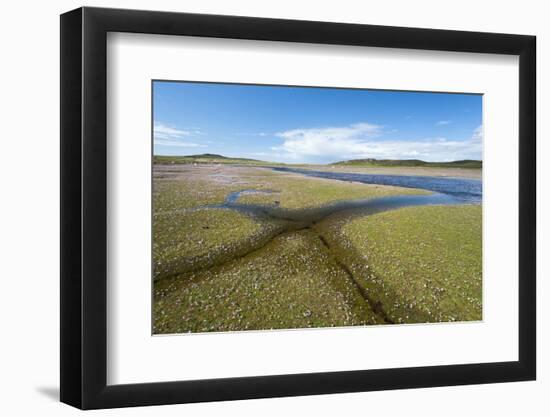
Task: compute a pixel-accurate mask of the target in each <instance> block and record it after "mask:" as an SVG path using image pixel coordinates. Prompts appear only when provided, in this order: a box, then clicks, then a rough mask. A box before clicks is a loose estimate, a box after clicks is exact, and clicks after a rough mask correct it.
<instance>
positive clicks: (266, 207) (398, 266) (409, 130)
mask: <svg viewBox="0 0 550 417" xmlns="http://www.w3.org/2000/svg"><path fill="white" fill-rule="evenodd" d="M482 107H483V95H481V94H473V93H467V92H466V93H447V92H432V91H425V92H424V91H397V90H373V89H358V88H330V87H315V86H285V85H254V84H232V83H213V82H199V81H185V80H153V81H152V132H151V135H152V143H153V145H152V258H153V259H152V291H153V294H152V333H153V334H154V335H160V334H163V335H166V334H181V333H204V332H238V331H247V330H256V331H259V330H261V331H267V330H275V329H278V330H282V329H306V328H334V327H346V326H371V325H387V324H391V325H404V324H427V323H451V322H471V321H481V320H483V314H482V312H483V302H482V301H483V300H482V292H483V291H482V288H483V285H482V284H483V278H482V275H483V274H482V270H483V265H482V165H483V162H482V161H483V124H482V119H483V117H482V113H483V109H482Z"/></svg>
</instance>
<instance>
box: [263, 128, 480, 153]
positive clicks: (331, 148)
mask: <svg viewBox="0 0 550 417" xmlns="http://www.w3.org/2000/svg"><path fill="white" fill-rule="evenodd" d="M478 129H480V128H478ZM478 129H476V131H474V133H473V135H472V137H471V138H467V139H465V140H448V139H446V138H426V139H418V140H395V139H384V138H381V137H380V136H381V135H382V133H383V129H382V126H379V125H375V124H370V123H356V124H353V125H349V126H343V127H328V128H314V129H294V130H288V131H285V132H280V133H278V134H277V136H278V137H280V138H281V139H283V143H282V144H281V145H280V146H275V147H272V148H271V149H272V150H273V151H275V152H277V153H279V154H280V155H282V156H284V158H285V159H287V160H297V161H301V160H328V161H336V160H343V159H362V158H377V159H423V160H425V161H453V160H459V159H480V158H481V141H480V138H478V136H477V134H476V132H477V131H478Z"/></svg>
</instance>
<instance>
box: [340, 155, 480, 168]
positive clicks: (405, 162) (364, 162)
mask: <svg viewBox="0 0 550 417" xmlns="http://www.w3.org/2000/svg"><path fill="white" fill-rule="evenodd" d="M331 165H339V166H358V167H396V166H398V167H433V168H478V169H479V168H481V167H482V162H481V161H476V160H472V159H464V160H461V161H451V162H426V161H422V160H420V159H373V158H368V159H351V160H349V161H340V162H335V163H333V164H331Z"/></svg>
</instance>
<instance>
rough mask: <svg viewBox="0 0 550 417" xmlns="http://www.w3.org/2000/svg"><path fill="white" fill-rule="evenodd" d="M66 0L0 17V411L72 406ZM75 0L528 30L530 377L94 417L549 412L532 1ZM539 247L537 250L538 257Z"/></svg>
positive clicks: (542, 101)
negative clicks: (64, 348) (533, 377)
mask: <svg viewBox="0 0 550 417" xmlns="http://www.w3.org/2000/svg"><path fill="white" fill-rule="evenodd" d="M81 5H82V3H80V2H78V1H73V0H59V1H56V2H55V3H53V2H51V3H49V2H38V1H26V2H17V3H16V2H8V3H6V4H4V5H3V8H2V18H1V24H0V31H1V36H0V42H1V51H2V55H1V56H2V63H1V65H0V73H1V77H0V80H1V81H2V88H1V89H0V100H1V111H0V114H1V120H2V130H1V132H2V133H1V136H0V137H1V140H2V145H3V146H2V153H1V155H2V159H1V162H0V181H1V187H2V196H3V198H2V204H1V205H0V211H1V214H0V245H1V246H0V249H1V252H0V253H1V254H2V256H1V258H0V259H1V262H0V279H1V280H2V282H3V284H4V285H3V287H2V291H1V292H0V297H1V298H0V320H1V329H2V342H1V343H0V393H1V397H2V401H1V402H0V410H1V412H2V414H3V415H9V416H12V415H13V416H16V415H33V414H32V413H40V414H41V415H59V416H68V415H75V414H77V413H78V411H76V410H75V409H72V408H71V407H68V406H66V405H63V404H60V403H58V402H57V396H58V391H59V385H58V379H59V371H58V368H59V361H58V349H59V343H58V340H59V325H58V312H59V278H58V277H59V249H58V248H59V220H58V218H59V214H58V213H59V185H58V183H59V17H58V15H59V14H60V13H62V12H64V11H67V10H70V9H73V8H76V7H79V6H81ZM86 5H89V6H103V7H123V8H139V9H157V10H168V11H181V12H196V13H215V14H236V15H249V16H263V17H279V18H292V19H308V20H326V21H341V22H353V23H370V24H380V25H395V26H416V27H427V28H441V29H460V30H474V31H493V32H509V33H521V34H531V35H537V37H538V75H539V78H538V88H537V92H538V119H539V122H538V137H539V156H538V162H539V186H538V191H539V226H538V227H539V260H540V262H539V285H538V294H539V295H538V300H539V307H538V313H539V321H538V322H539V325H538V330H539V343H538V345H539V366H538V373H539V378H538V381H537V382H527V383H508V384H498V385H482V386H467V387H451V388H435V389H422V390H404V391H388V392H377V393H359V394H344V395H325V396H314V397H300V398H284V399H270V400H254V401H237V402H226V403H210V404H193V405H179V406H165V407H145V408H139V409H121V410H108V411H99V412H94V415H102V416H103V415H115V414H116V415H128V416H129V415H131V416H135V415H138V416H148V415H155V416H169V415H181V414H182V413H187V414H188V415H199V416H210V415H220V414H222V413H223V415H230V416H231V415H235V416H237V415H238V416H243V415H244V416H246V415H250V416H252V415H254V416H255V415H260V414H261V415H274V416H275V415H277V416H278V415H285V414H288V415H299V414H305V415H308V414H316V415H335V414H336V415H340V414H343V413H360V414H370V415H389V416H391V415H406V416H415V415H422V416H423V417H427V416H440V415H446V416H461V417H463V416H465V415H466V416H467V415H483V414H486V415H500V416H508V415H510V416H512V415H514V416H517V415H519V414H525V415H533V416H539V415H540V416H542V415H548V412H549V411H550V404H549V402H548V399H547V395H548V394H547V393H548V392H549V391H550V382H549V378H550V365H549V361H548V359H547V355H546V354H545V353H546V352H548V349H549V343H550V326H548V324H547V323H546V320H547V319H548V318H549V317H550V303H548V302H547V303H544V302H543V300H545V299H546V298H547V297H549V296H550V285H549V283H548V280H547V279H546V278H547V277H548V275H549V274H550V263H549V262H548V256H547V254H548V252H549V250H550V223H549V222H548V220H547V218H543V216H541V215H540V213H542V212H544V211H547V212H548V210H550V201H549V198H550V193H549V191H548V188H547V189H546V190H545V191H544V190H543V186H544V185H545V184H546V183H547V180H549V179H550V166H549V165H548V164H546V166H544V167H543V166H541V165H542V162H543V161H545V160H547V159H548V158H549V157H550V148H549V147H548V145H547V144H545V143H543V138H544V137H545V136H546V135H548V133H549V126H550V124H549V122H548V121H547V120H544V119H543V115H544V114H545V113H544V110H546V104H547V103H548V100H549V97H550V87H549V86H550V83H549V82H548V81H547V79H546V77H545V75H544V72H546V73H547V74H548V73H550V69H549V67H550V65H549V60H550V47H549V44H550V26H548V22H547V15H548V10H545V9H544V6H545V3H544V2H540V1H536V0H523V1H521V2H518V1H514V2H509V1H485V2H479V1H475V0H474V1H472V0H462V1H460V2H441V1H431V0H416V1H407V0H400V1H386V2H371V4H369V3H367V2H366V1H361V2H360V1H351V0H350V1H348V0H339V1H338V2H334V1H331V2H321V1H319V0H318V1H311V2H309V1H301V2H299V1H297V0H278V1H269V2H259V1H254V0H232V1H230V2H228V1H223V0H200V1H199V0H188V1H186V2H178V1H175V0H157V1H154V2H153V1H147V0H124V1H118V2H116V1H93V0H88V1H87V2H86ZM545 255H546V259H543V258H544V257H545Z"/></svg>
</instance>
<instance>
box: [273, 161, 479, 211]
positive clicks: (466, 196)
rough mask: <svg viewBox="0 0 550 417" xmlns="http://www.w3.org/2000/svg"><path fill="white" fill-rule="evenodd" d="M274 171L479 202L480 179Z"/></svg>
mask: <svg viewBox="0 0 550 417" xmlns="http://www.w3.org/2000/svg"><path fill="white" fill-rule="evenodd" d="M271 169H272V170H274V171H280V172H294V173H297V174H302V175H307V176H310V177H319V178H327V179H333V180H339V181H355V182H362V183H365V184H378V185H393V186H398V187H406V188H420V189H422V190H428V191H433V192H435V193H440V194H446V195H449V196H452V197H454V198H456V199H458V200H461V201H462V202H470V203H481V199H482V184H481V180H476V179H468V178H448V177H428V176H419V175H418V176H415V175H379V174H357V173H345V172H326V171H312V170H308V169H300V168H287V167H273V168H271Z"/></svg>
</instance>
